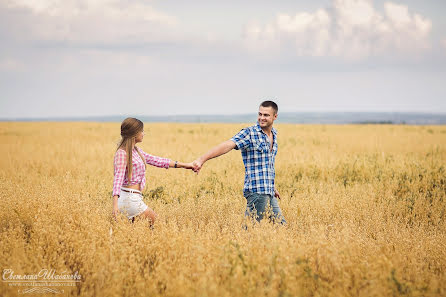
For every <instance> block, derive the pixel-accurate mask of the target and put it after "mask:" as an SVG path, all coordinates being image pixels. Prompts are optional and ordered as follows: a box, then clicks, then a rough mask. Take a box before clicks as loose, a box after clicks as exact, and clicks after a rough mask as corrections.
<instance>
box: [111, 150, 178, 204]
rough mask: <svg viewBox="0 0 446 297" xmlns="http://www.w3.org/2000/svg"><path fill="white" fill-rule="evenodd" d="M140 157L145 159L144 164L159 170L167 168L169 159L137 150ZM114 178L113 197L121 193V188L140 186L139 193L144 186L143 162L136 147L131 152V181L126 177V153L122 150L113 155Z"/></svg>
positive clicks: (144, 168)
mask: <svg viewBox="0 0 446 297" xmlns="http://www.w3.org/2000/svg"><path fill="white" fill-rule="evenodd" d="M138 150H139V152H140V153H141V155H142V156H143V157H144V159H146V163H147V164H149V165H153V166H156V167H160V168H166V169H168V168H169V163H170V162H171V160H170V159H167V158H161V157H156V156H152V155H149V154H147V153H146V152H144V151H143V150H142V149H140V148H138ZM114 163H115V177H114V179H113V196H115V195H118V196H119V194H120V193H121V187H122V186H123V185H124V186H129V185H136V184H141V191H142V190H143V189H144V186H145V185H146V167H145V164H144V161H143V160H142V159H141V157H140V156H139V154H138V152H137V151H136V147H135V148H134V149H133V151H132V165H133V169H132V180H130V181H129V180H128V176H127V166H126V163H127V153H126V152H125V151H124V150H123V149H118V150H117V151H116V154H115V162H114Z"/></svg>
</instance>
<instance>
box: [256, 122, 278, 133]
mask: <svg viewBox="0 0 446 297" xmlns="http://www.w3.org/2000/svg"><path fill="white" fill-rule="evenodd" d="M255 127H256V130H257V131H258V132H263V130H262V128H261V127H260V124H259V122H257V125H255ZM271 132H273V135H274V136H276V135H277V130H276V128H274V127H273V129H272V130H271ZM263 133H265V132H263Z"/></svg>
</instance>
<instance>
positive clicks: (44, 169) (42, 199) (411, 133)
mask: <svg viewBox="0 0 446 297" xmlns="http://www.w3.org/2000/svg"><path fill="white" fill-rule="evenodd" d="M247 125H248V124H168V123H159V124H152V123H146V125H145V131H146V136H145V138H144V142H143V143H141V144H139V145H140V147H142V148H143V149H144V150H145V151H146V152H149V153H151V154H154V155H158V156H164V157H168V158H171V159H174V160H176V159H177V160H180V161H185V162H186V161H187V162H190V161H193V160H194V159H195V158H196V157H198V156H199V155H201V154H203V153H204V152H205V151H206V150H207V149H209V148H210V147H211V146H214V145H216V144H218V143H220V142H221V141H224V140H226V139H229V138H230V137H231V136H233V135H234V134H235V133H237V132H238V131H239V130H240V129H241V128H242V127H245V126H247ZM119 127H120V123H15V122H3V123H0V156H1V158H0V242H1V244H0V268H1V271H2V282H1V285H0V295H1V296H19V295H20V296H22V295H24V296H27V295H26V293H27V292H28V293H27V294H28V295H31V294H32V293H33V292H34V294H36V295H38V296H43V295H52V296H61V295H65V296H228V297H229V296H256V297H260V296H446V223H445V219H446V217H445V211H446V168H445V165H446V127H445V126H405V125H401V126H399V125H288V124H278V125H276V128H277V129H278V133H279V134H278V137H279V140H278V141H279V152H278V155H277V158H276V185H277V188H278V190H279V192H280V193H281V196H282V199H281V201H280V202H279V203H280V206H281V208H282V211H283V213H284V215H285V218H286V219H287V221H288V225H287V226H278V225H274V224H271V223H269V222H267V221H264V222H262V223H260V224H256V225H252V224H248V229H247V230H245V229H244V228H243V226H244V224H245V220H244V215H243V213H244V209H245V205H246V202H245V198H243V195H242V188H243V177H244V171H243V164H242V159H241V155H240V152H238V151H231V152H229V153H228V154H226V155H224V156H222V157H220V158H218V159H214V160H210V161H209V162H207V163H206V164H205V166H204V167H203V169H202V170H201V172H200V174H199V175H196V174H194V173H193V172H192V171H187V170H184V169H169V170H165V169H159V168H155V167H148V171H147V175H146V176H147V187H146V189H145V190H144V200H145V202H146V203H147V205H149V206H150V207H151V208H153V209H154V210H155V211H156V212H157V213H158V215H159V217H158V221H157V222H156V224H155V226H154V228H153V229H150V228H149V227H148V223H147V222H146V221H141V220H139V221H136V222H135V223H133V224H132V223H129V222H128V221H127V220H126V219H125V218H120V219H119V220H118V221H117V222H115V221H114V220H112V219H111V211H112V197H111V190H112V178H113V155H114V152H115V150H116V144H117V142H118V140H119V131H120V130H119V129H120V128H119ZM8 269H9V270H8ZM42 269H48V270H50V269H53V270H55V271H57V273H60V274H74V273H75V272H77V273H78V275H80V276H81V279H80V280H79V281H77V282H75V283H71V286H68V285H66V286H59V287H51V285H54V284H52V283H49V284H48V286H49V288H50V289H51V288H52V289H53V290H54V291H51V292H50V291H46V292H44V291H42V290H41V291H40V292H39V291H26V290H29V288H30V287H28V288H27V287H26V286H21V287H20V286H17V285H16V284H14V283H13V282H12V281H11V280H12V279H11V273H10V272H8V271H10V270H13V273H14V275H34V274H37V273H38V272H39V271H41V270H42ZM8 277H9V278H8Z"/></svg>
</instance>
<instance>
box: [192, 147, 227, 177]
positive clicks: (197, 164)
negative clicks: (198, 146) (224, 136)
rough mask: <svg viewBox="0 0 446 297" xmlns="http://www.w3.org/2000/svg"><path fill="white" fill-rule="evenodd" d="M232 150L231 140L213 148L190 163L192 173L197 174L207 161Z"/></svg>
mask: <svg viewBox="0 0 446 297" xmlns="http://www.w3.org/2000/svg"><path fill="white" fill-rule="evenodd" d="M234 148H235V143H234V142H233V141H232V140H226V141H225V142H222V143H220V144H219V145H217V146H214V147H213V148H211V149H210V150H209V151H207V152H206V153H205V154H204V155H203V156H201V157H199V158H198V159H197V160H195V161H194V162H193V163H192V164H193V167H194V168H193V169H194V171H195V172H197V173H198V172H199V171H200V169H201V167H202V166H203V164H204V163H205V162H206V161H207V160H210V159H213V158H216V157H219V156H221V155H224V154H226V153H227V152H229V151H230V150H232V149H234Z"/></svg>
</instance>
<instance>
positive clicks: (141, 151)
mask: <svg viewBox="0 0 446 297" xmlns="http://www.w3.org/2000/svg"><path fill="white" fill-rule="evenodd" d="M135 149H136V150H137V151H138V152H140V153H142V154H145V153H146V152H145V151H143V150H142V148H140V147H138V146H136V145H135Z"/></svg>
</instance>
